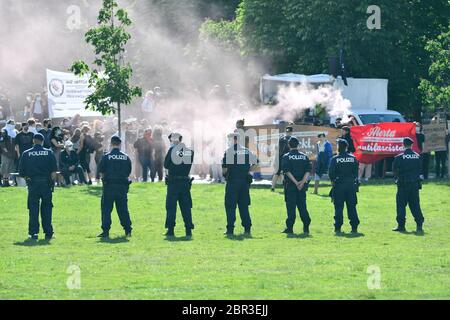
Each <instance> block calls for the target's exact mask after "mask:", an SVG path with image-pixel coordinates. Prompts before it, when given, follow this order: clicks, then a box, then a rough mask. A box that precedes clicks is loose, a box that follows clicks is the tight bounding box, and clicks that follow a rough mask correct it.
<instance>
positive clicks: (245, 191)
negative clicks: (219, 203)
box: [225, 178, 252, 231]
mask: <svg viewBox="0 0 450 320" xmlns="http://www.w3.org/2000/svg"><path fill="white" fill-rule="evenodd" d="M250 204H251V199H250V184H249V183H248V180H247V178H246V179H236V180H229V181H227V185H226V187H225V211H226V213H227V229H228V230H230V231H231V230H234V225H235V223H236V208H237V207H239V215H240V217H241V222H242V226H243V227H244V228H245V229H249V228H251V226H252V219H251V218H250V211H249V208H248V207H249V206H250Z"/></svg>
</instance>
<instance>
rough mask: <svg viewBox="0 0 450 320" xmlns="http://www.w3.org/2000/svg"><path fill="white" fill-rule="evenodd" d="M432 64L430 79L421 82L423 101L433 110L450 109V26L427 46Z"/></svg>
mask: <svg viewBox="0 0 450 320" xmlns="http://www.w3.org/2000/svg"><path fill="white" fill-rule="evenodd" d="M425 48H426V50H427V52H428V53H429V54H430V58H431V60H432V64H431V66H430V68H429V71H428V75H429V76H428V79H423V80H422V81H421V83H420V90H421V91H422V93H423V102H424V104H425V105H426V106H427V107H428V108H429V110H430V111H431V112H433V111H435V110H436V109H437V108H446V109H447V110H450V81H449V80H450V27H449V28H448V29H447V31H445V32H443V33H442V34H440V35H439V36H438V37H437V38H436V39H435V40H430V41H428V43H427V46H426V47H425Z"/></svg>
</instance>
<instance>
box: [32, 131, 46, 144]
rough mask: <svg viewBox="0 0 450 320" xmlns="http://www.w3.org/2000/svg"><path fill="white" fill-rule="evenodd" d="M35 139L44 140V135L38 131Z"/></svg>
mask: <svg viewBox="0 0 450 320" xmlns="http://www.w3.org/2000/svg"><path fill="white" fill-rule="evenodd" d="M33 139H34V140H38V141H40V142H44V136H43V135H42V134H40V133H36V134H35V135H34V136H33Z"/></svg>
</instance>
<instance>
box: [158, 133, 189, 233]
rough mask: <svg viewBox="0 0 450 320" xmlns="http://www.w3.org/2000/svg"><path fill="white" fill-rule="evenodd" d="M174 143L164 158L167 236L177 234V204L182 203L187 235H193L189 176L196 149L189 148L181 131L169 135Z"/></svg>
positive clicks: (181, 207)
mask: <svg viewBox="0 0 450 320" xmlns="http://www.w3.org/2000/svg"><path fill="white" fill-rule="evenodd" d="M169 140H170V142H171V143H172V146H171V148H170V149H169V151H168V152H167V155H166V158H165V160H164V168H165V169H166V170H167V173H168V174H167V177H166V184H167V196H166V224H165V227H166V229H167V233H166V236H167V237H173V236H174V235H175V225H176V213H177V205H178V204H179V205H180V210H181V214H182V216H183V220H184V226H185V230H186V236H187V237H190V236H192V230H193V229H194V227H195V226H194V224H193V222H192V206H193V205H192V196H191V187H192V180H193V179H191V178H190V177H189V174H190V172H191V168H192V164H193V163H194V151H193V150H191V149H189V148H187V147H186V145H185V144H184V143H183V142H182V141H183V137H182V136H181V134H179V133H173V134H171V135H170V136H169Z"/></svg>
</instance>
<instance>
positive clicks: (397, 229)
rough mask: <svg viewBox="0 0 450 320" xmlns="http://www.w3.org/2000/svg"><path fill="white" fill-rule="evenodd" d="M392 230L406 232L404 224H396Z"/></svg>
mask: <svg viewBox="0 0 450 320" xmlns="http://www.w3.org/2000/svg"><path fill="white" fill-rule="evenodd" d="M392 231H394V232H406V229H405V226H397V228H395V229H392Z"/></svg>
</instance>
